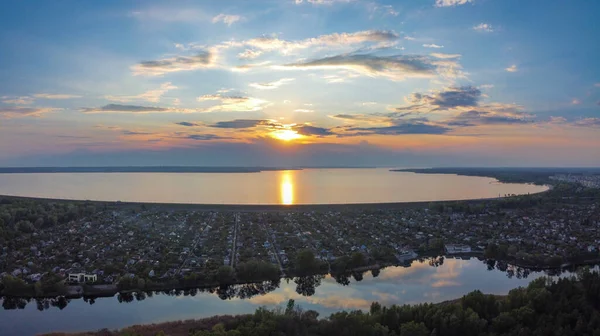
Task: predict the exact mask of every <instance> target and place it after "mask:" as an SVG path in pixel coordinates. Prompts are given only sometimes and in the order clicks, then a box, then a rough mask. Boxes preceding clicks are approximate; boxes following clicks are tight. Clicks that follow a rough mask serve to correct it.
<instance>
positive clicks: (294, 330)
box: [80, 270, 600, 336]
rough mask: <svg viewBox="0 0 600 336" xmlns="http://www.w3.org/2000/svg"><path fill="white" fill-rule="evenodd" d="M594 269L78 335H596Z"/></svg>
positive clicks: (598, 302) (598, 315) (599, 292)
mask: <svg viewBox="0 0 600 336" xmlns="http://www.w3.org/2000/svg"><path fill="white" fill-rule="evenodd" d="M598 308H600V275H599V274H598V273H596V272H590V271H589V270H585V271H581V272H580V273H579V275H578V276H577V277H572V278H561V279H558V280H554V281H553V280H552V279H551V278H545V277H543V278H539V279H537V280H534V281H532V282H531V283H530V284H529V285H528V286H527V287H526V288H523V287H520V288H517V289H513V290H511V291H510V292H509V293H508V295H506V296H493V295H485V294H483V293H481V292H480V291H474V292H471V293H469V294H467V295H465V296H463V297H462V298H461V299H458V300H455V301H451V302H444V303H440V304H419V305H403V306H397V305H394V306H391V307H383V306H381V305H380V304H379V303H375V302H374V303H372V304H371V309H370V311H368V312H363V311H350V312H346V311H343V312H338V313H334V314H332V315H331V316H329V317H326V318H319V314H318V313H317V312H315V311H312V310H302V309H301V308H300V307H298V306H297V305H295V302H294V301H293V300H290V301H289V302H288V304H287V307H285V308H283V307H280V308H277V309H274V310H267V309H265V308H259V309H258V310H256V312H255V313H254V314H251V315H240V316H216V317H211V318H207V319H202V320H194V321H179V322H171V323H164V324H156V325H147V326H134V327H130V328H127V329H123V330H120V331H114V332H111V331H108V330H102V331H98V332H93V333H85V334H80V335H95V336H99V335H107V336H108V335H122V336H123V335H128V336H133V335H140V336H146V335H153V336H154V335H175V336H178V335H182V336H183V335H190V336H213V335H214V336H217V335H219V336H222V335H227V336H233V335H298V336H300V335H323V336H331V335H349V336H350V335H356V336H359V335H360V336H365V335H380V336H384V335H399V336H430V335H437V336H453V335H466V336H468V335H490V336H491V335H561V336H564V335H567V336H568V335H600V312H599V311H598Z"/></svg>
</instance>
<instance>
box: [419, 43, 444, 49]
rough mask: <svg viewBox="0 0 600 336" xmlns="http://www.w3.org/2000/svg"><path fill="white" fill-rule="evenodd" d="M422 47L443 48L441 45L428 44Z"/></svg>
mask: <svg viewBox="0 0 600 336" xmlns="http://www.w3.org/2000/svg"><path fill="white" fill-rule="evenodd" d="M423 47H425V48H434V49H441V48H443V47H444V46H443V45H438V44H435V43H429V44H423Z"/></svg>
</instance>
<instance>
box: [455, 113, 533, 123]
mask: <svg viewBox="0 0 600 336" xmlns="http://www.w3.org/2000/svg"><path fill="white" fill-rule="evenodd" d="M531 122H533V121H532V120H531V116H530V115H528V114H524V113H511V114H508V113H503V114H497V113H493V112H486V111H475V110H471V111H467V112H462V113H461V114H459V115H458V116H456V117H454V118H452V119H451V120H449V121H448V122H447V124H448V125H449V126H463V127H465V126H476V125H502V124H528V123H531Z"/></svg>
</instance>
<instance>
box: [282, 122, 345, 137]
mask: <svg viewBox="0 0 600 336" xmlns="http://www.w3.org/2000/svg"><path fill="white" fill-rule="evenodd" d="M292 129H293V130H294V131H296V132H298V134H301V135H307V136H310V135H314V136H319V137H321V136H326V135H334V134H335V133H333V132H332V131H331V130H329V129H327V128H323V127H316V126H311V125H297V126H294V127H292Z"/></svg>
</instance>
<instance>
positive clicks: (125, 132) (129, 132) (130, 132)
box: [123, 131, 155, 135]
mask: <svg viewBox="0 0 600 336" xmlns="http://www.w3.org/2000/svg"><path fill="white" fill-rule="evenodd" d="M152 134H155V133H152V132H138V131H123V135H152Z"/></svg>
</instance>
